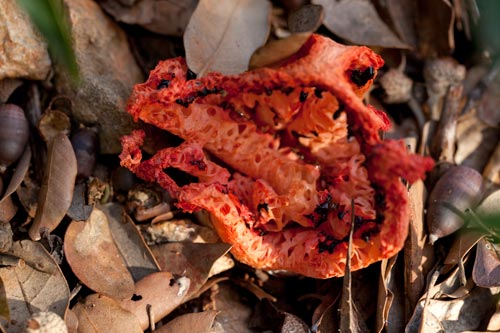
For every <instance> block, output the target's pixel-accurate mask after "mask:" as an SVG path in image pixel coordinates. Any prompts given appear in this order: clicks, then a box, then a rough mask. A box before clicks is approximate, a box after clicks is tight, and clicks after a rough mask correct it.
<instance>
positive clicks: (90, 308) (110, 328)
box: [72, 294, 143, 333]
mask: <svg viewBox="0 0 500 333" xmlns="http://www.w3.org/2000/svg"><path fill="white" fill-rule="evenodd" d="M72 310H73V312H74V313H75V314H76V316H77V317H78V333H97V332H99V333H100V332H106V333H123V332H127V333H142V332H143V330H142V329H141V326H140V325H139V322H138V320H137V318H136V317H135V316H134V315H133V314H132V313H130V312H129V311H127V310H125V309H123V308H122V307H120V305H119V304H118V303H117V302H116V301H114V300H113V299H112V298H109V297H106V296H104V295H98V294H92V295H89V296H87V297H86V298H85V299H84V300H83V301H81V302H79V303H77V304H76V305H75V306H74V307H73V308H72Z"/></svg>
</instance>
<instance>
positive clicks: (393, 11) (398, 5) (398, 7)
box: [379, 0, 417, 49]
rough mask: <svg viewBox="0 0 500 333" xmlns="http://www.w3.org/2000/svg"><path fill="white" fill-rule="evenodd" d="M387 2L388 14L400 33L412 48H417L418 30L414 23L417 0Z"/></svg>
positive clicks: (388, 0)
mask: <svg viewBox="0 0 500 333" xmlns="http://www.w3.org/2000/svg"><path fill="white" fill-rule="evenodd" d="M379 2H381V1H379ZM385 4H386V8H387V12H388V15H389V17H390V18H391V21H392V24H393V26H394V29H395V30H396V32H397V33H398V35H399V36H400V37H401V39H402V40H403V41H404V42H405V43H406V44H408V45H410V46H411V47H412V49H416V48H417V31H416V29H415V24H414V23H415V12H416V10H417V2H416V1H414V0H386V1H385Z"/></svg>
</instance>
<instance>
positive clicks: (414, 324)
mask: <svg viewBox="0 0 500 333" xmlns="http://www.w3.org/2000/svg"><path fill="white" fill-rule="evenodd" d="M494 300H495V297H494V296H493V295H492V293H491V291H490V290H489V289H484V288H479V287H476V288H474V289H473V290H472V292H471V293H470V294H468V295H466V296H464V297H462V298H458V299H453V300H430V301H429V304H428V306H427V310H426V311H427V313H428V314H429V315H428V316H426V319H427V320H426V321H425V322H424V323H423V325H422V328H423V330H422V332H425V333H438V332H446V333H458V332H463V331H467V330H475V329H477V328H478V327H479V324H480V323H481V321H482V319H483V318H484V316H485V315H486V314H487V313H488V312H489V311H490V310H491V307H492V306H494V304H495V301H494ZM421 314H422V304H421V303H419V306H417V308H416V310H415V313H414V314H413V316H412V318H411V320H410V322H409V323H408V325H407V327H406V330H405V332H407V333H414V332H415V333H416V332H418V325H419V322H420V319H421Z"/></svg>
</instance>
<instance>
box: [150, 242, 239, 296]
mask: <svg viewBox="0 0 500 333" xmlns="http://www.w3.org/2000/svg"><path fill="white" fill-rule="evenodd" d="M230 248H231V246H230V245H229V244H224V243H214V244H203V243H188V242H185V243H167V244H161V245H155V246H152V247H151V250H152V251H153V254H154V255H155V257H156V259H157V260H158V263H159V264H160V267H161V270H162V271H166V272H171V273H172V274H178V275H182V276H186V277H188V278H189V279H190V280H191V285H190V288H189V292H188V297H189V296H191V295H193V294H194V293H196V292H197V291H198V289H199V288H201V287H202V286H203V284H204V283H205V282H206V281H207V280H208V278H209V274H210V271H211V269H212V266H214V264H215V262H216V261H217V260H218V259H219V258H220V257H222V256H223V255H224V254H226V253H227V252H228V251H229V249H230Z"/></svg>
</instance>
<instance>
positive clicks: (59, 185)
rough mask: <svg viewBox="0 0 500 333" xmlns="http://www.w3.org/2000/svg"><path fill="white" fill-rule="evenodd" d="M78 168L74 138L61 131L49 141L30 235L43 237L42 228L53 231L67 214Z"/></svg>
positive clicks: (37, 237) (35, 238)
mask: <svg viewBox="0 0 500 333" xmlns="http://www.w3.org/2000/svg"><path fill="white" fill-rule="evenodd" d="M76 172H77V166H76V158H75V152H74V151H73V147H72V146H71V142H70V141H69V139H68V137H67V136H66V135H64V134H62V133H60V134H58V135H56V136H55V137H54V139H52V141H51V142H50V144H49V150H48V156H47V164H46V166H45V172H44V176H43V181H42V187H41V188H40V193H39V199H38V207H37V210H36V216H35V220H34V221H33V224H32V226H31V228H30V230H29V236H30V238H31V239H33V240H38V239H40V232H42V231H43V230H47V231H48V232H51V231H52V230H54V229H55V228H56V227H57V226H58V225H59V223H60V222H61V220H62V219H63V218H64V216H65V215H66V212H67V211H68V209H69V207H70V206H71V201H72V199H73V190H74V187H75V179H76Z"/></svg>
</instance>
